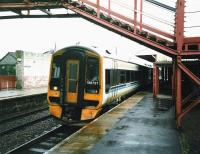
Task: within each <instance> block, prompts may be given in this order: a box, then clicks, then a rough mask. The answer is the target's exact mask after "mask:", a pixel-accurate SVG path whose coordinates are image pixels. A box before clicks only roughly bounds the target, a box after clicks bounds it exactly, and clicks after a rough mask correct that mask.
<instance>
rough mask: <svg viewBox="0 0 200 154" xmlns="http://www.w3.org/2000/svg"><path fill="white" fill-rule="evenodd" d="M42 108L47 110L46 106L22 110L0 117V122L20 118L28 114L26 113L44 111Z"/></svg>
mask: <svg viewBox="0 0 200 154" xmlns="http://www.w3.org/2000/svg"><path fill="white" fill-rule="evenodd" d="M44 110H48V106H44V107H40V108H36V109H34V110H33V109H31V110H29V111H24V112H19V113H14V114H9V115H6V117H4V118H0V124H2V123H4V122H8V121H12V120H15V119H17V118H21V117H25V116H28V115H31V114H35V113H37V112H41V111H44Z"/></svg>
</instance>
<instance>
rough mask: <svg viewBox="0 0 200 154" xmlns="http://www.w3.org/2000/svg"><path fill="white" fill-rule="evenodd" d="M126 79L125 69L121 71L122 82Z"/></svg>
mask: <svg viewBox="0 0 200 154" xmlns="http://www.w3.org/2000/svg"><path fill="white" fill-rule="evenodd" d="M125 81H126V73H125V71H120V83H124V82H125Z"/></svg>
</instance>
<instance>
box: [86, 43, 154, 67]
mask: <svg viewBox="0 0 200 154" xmlns="http://www.w3.org/2000/svg"><path fill="white" fill-rule="evenodd" d="M87 49H92V50H93V51H95V52H96V53H98V54H99V55H100V56H102V57H105V58H111V59H116V60H121V61H125V62H129V63H134V64H138V65H141V66H145V67H149V68H153V63H152V62H149V61H147V60H144V59H142V58H139V57H137V56H135V55H131V57H118V56H117V55H116V54H115V53H116V52H115V51H112V50H107V49H101V48H98V47H95V46H92V47H91V48H87Z"/></svg>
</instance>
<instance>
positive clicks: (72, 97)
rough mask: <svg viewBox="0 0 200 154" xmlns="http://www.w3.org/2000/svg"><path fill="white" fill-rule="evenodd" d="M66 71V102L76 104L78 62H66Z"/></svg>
mask: <svg viewBox="0 0 200 154" xmlns="http://www.w3.org/2000/svg"><path fill="white" fill-rule="evenodd" d="M66 68H67V71H66V73H67V74H66V75H67V76H66V85H67V89H66V90H67V92H66V102H68V103H77V102H78V80H79V61H78V60H68V61H67V67H66Z"/></svg>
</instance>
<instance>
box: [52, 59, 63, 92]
mask: <svg viewBox="0 0 200 154" xmlns="http://www.w3.org/2000/svg"><path fill="white" fill-rule="evenodd" d="M51 68H52V70H51V80H50V89H52V90H59V85H60V76H61V72H60V63H59V60H58V58H57V57H54V59H53V63H52V67H51Z"/></svg>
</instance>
